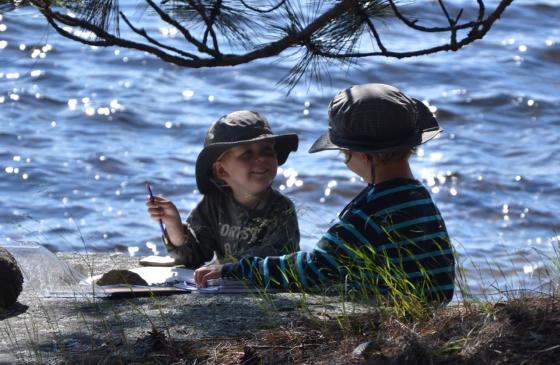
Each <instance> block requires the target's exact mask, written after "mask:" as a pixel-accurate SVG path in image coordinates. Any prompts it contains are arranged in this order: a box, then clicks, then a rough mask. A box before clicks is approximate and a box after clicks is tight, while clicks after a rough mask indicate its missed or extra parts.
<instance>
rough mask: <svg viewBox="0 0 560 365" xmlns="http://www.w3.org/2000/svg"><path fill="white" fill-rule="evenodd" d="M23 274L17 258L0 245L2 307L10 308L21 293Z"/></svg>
mask: <svg viewBox="0 0 560 365" xmlns="http://www.w3.org/2000/svg"><path fill="white" fill-rule="evenodd" d="M22 284H23V275H22V274H21V270H20V268H19V266H18V264H17V262H16V259H15V258H14V257H13V256H12V254H10V253H9V252H8V250H6V249H5V248H3V247H0V308H9V307H11V306H12V305H14V304H15V303H16V301H17V298H18V296H19V294H20V293H21V289H22Z"/></svg>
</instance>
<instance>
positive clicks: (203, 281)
mask: <svg viewBox="0 0 560 365" xmlns="http://www.w3.org/2000/svg"><path fill="white" fill-rule="evenodd" d="M222 266H224V265H221V264H217V265H208V266H202V267H200V268H198V269H196V270H195V272H194V281H195V283H196V287H197V288H206V287H207V286H208V280H212V279H219V278H221V277H222Z"/></svg>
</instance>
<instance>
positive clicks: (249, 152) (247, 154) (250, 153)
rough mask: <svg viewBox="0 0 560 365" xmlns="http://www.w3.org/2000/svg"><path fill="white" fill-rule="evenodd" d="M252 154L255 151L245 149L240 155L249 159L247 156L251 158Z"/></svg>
mask: <svg viewBox="0 0 560 365" xmlns="http://www.w3.org/2000/svg"><path fill="white" fill-rule="evenodd" d="M252 155H253V153H252V152H251V151H245V152H243V153H242V154H241V156H239V157H240V158H242V159H247V158H250V157H251V156H252Z"/></svg>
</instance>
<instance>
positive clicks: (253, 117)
mask: <svg viewBox="0 0 560 365" xmlns="http://www.w3.org/2000/svg"><path fill="white" fill-rule="evenodd" d="M263 140H274V141H275V144H274V149H275V150H276V157H277V159H278V165H279V166H280V165H282V164H283V163H284V162H286V160H287V159H288V155H289V154H290V152H292V151H296V150H297V148H298V141H299V140H298V136H297V134H295V133H290V134H282V135H276V134H273V133H272V130H271V129H270V126H269V124H268V121H267V120H266V119H265V118H264V117H263V116H262V115H261V114H259V113H257V112H253V111H248V110H240V111H235V112H232V113H229V114H227V115H224V116H222V117H221V118H220V119H218V120H217V121H216V122H215V123H214V124H212V126H211V127H210V129H209V130H208V132H207V133H206V138H205V139H204V148H203V149H202V151H200V154H199V155H198V158H197V159H196V185H197V187H198V190H199V191H200V193H202V194H205V193H207V192H209V191H210V190H212V189H213V188H214V187H215V186H216V184H215V182H213V181H212V164H213V163H214V162H215V161H216V160H217V159H218V158H219V157H220V156H221V155H222V154H223V153H224V152H225V151H227V150H228V149H230V148H232V147H235V146H238V145H240V144H244V143H248V142H256V141H263Z"/></svg>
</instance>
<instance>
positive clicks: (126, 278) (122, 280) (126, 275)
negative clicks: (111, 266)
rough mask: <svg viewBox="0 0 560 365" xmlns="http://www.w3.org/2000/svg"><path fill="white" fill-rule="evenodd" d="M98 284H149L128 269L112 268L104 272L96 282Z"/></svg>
mask: <svg viewBox="0 0 560 365" xmlns="http://www.w3.org/2000/svg"><path fill="white" fill-rule="evenodd" d="M96 284H97V285H117V284H128V285H148V283H147V282H146V280H144V279H142V278H141V277H140V275H138V274H137V273H135V272H132V271H128V270H111V271H108V272H106V273H105V274H103V276H102V277H101V278H99V280H97V282H96Z"/></svg>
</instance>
